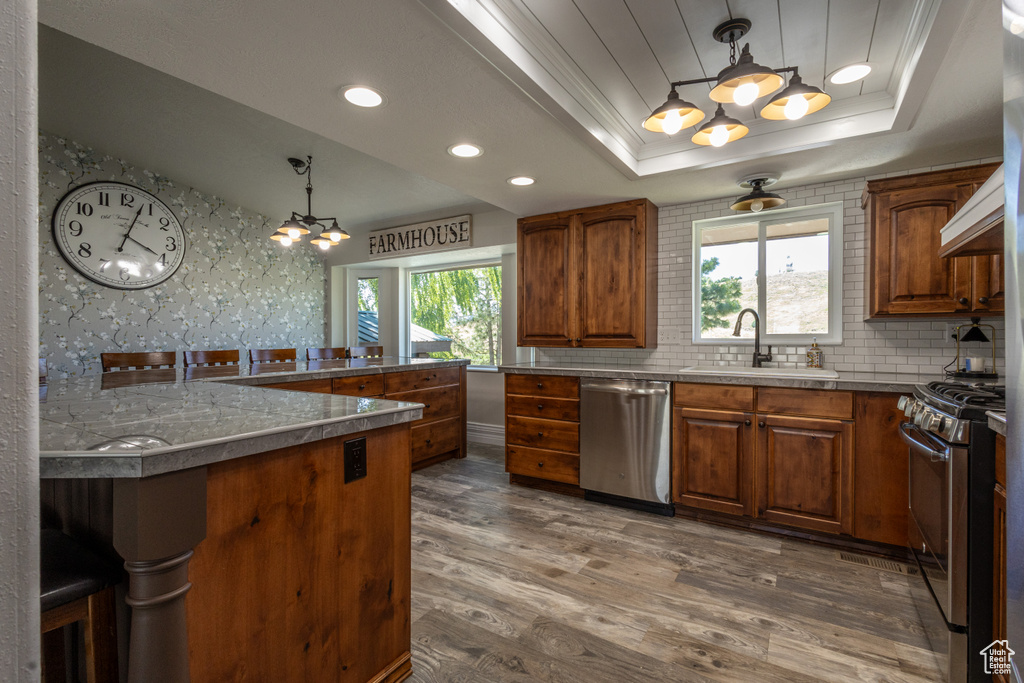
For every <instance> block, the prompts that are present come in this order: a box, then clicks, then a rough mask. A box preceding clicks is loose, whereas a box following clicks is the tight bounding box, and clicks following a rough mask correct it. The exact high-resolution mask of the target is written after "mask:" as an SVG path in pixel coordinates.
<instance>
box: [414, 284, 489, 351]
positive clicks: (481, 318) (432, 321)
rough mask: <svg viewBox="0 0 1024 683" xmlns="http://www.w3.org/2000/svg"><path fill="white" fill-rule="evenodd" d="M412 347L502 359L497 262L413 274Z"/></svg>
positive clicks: (420, 349)
mask: <svg viewBox="0 0 1024 683" xmlns="http://www.w3.org/2000/svg"><path fill="white" fill-rule="evenodd" d="M410 295H411V296H410V299H411V301H412V307H411V308H412V325H411V334H412V352H413V355H414V356H418V355H429V356H430V357H431V358H468V359H470V361H471V362H472V364H473V365H497V364H498V363H500V362H501V267H500V266H488V267H483V268H463V269H458V270H444V271H437V272H433V273H416V274H414V275H413V276H412V285H411V292H410Z"/></svg>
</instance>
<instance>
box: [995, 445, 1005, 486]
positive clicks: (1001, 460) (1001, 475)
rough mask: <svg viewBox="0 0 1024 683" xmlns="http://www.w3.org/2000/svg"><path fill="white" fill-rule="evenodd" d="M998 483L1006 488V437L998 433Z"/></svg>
mask: <svg viewBox="0 0 1024 683" xmlns="http://www.w3.org/2000/svg"><path fill="white" fill-rule="evenodd" d="M996 483H997V484H999V485H1000V486H1002V487H1003V488H1006V437H1005V436H1003V435H1002V434H996Z"/></svg>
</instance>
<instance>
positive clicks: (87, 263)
mask: <svg viewBox="0 0 1024 683" xmlns="http://www.w3.org/2000/svg"><path fill="white" fill-rule="evenodd" d="M53 241H54V242H55V243H56V244H57V249H58V250H59V251H60V253H61V256H63V257H64V259H65V260H66V261H67V262H68V263H69V264H71V267H72V268H74V269H75V270H77V271H78V272H79V273H81V274H82V275H83V276H85V277H87V278H89V279H90V280H92V281H93V282H97V283H99V284H101V285H106V286H107V287H113V288H115V289H146V288H147V287H153V286H154V285H158V284H160V283H161V282H163V281H165V280H167V279H168V278H170V277H171V276H172V275H174V272H175V271H176V270H178V266H180V265H181V262H182V260H183V259H184V257H185V232H184V230H182V228H181V223H179V222H178V218H177V217H176V216H175V215H174V212H173V211H171V210H170V209H169V208H168V207H167V205H166V204H164V203H163V202H162V201H160V200H159V199H157V198H156V196H154V195H153V194H151V193H149V192H146V191H145V190H143V189H141V188H138V187H135V186H134V185H128V184H125V183H118V182H113V181H107V182H96V183H87V184H85V185H79V186H78V187H76V188H74V189H73V190H71V191H70V192H68V193H67V194H66V195H64V197H62V198H61V200H60V202H59V203H58V204H57V209H56V210H55V211H54V212H53Z"/></svg>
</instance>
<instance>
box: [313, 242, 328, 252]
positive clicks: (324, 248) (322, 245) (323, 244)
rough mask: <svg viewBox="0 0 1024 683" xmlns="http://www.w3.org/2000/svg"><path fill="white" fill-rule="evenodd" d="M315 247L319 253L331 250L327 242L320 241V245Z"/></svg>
mask: <svg viewBox="0 0 1024 683" xmlns="http://www.w3.org/2000/svg"><path fill="white" fill-rule="evenodd" d="M316 246H318V247H320V250H321V251H327V250H328V249H330V248H331V243H330V242H328V241H327V240H320V243H319V244H318V245H316Z"/></svg>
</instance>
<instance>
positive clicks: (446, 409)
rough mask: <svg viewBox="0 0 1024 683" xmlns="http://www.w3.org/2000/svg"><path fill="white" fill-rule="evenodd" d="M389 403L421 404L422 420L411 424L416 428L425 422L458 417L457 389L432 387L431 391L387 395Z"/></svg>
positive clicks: (423, 390)
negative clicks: (406, 402)
mask: <svg viewBox="0 0 1024 683" xmlns="http://www.w3.org/2000/svg"><path fill="white" fill-rule="evenodd" d="M388 400H390V401H411V402H413V403H422V404H423V418H422V419H420V420H417V421H415V422H413V423H412V426H414V427H415V426H418V425H421V424H425V423H427V422H434V421H436V420H444V419H446V418H449V417H459V388H458V387H451V386H450V387H434V388H433V389H420V390H419V391H403V392H400V393H395V394H388Z"/></svg>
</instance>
